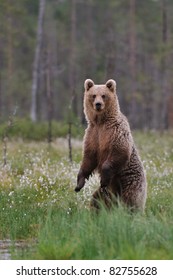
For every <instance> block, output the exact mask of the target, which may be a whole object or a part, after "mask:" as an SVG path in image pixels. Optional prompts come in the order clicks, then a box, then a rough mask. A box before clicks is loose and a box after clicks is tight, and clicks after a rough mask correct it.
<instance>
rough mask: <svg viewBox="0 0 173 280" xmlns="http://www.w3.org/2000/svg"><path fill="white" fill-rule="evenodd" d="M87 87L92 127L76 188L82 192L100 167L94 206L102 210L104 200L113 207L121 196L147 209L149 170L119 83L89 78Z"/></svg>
mask: <svg viewBox="0 0 173 280" xmlns="http://www.w3.org/2000/svg"><path fill="white" fill-rule="evenodd" d="M84 88H85V93H84V113H85V117H86V120H87V123H88V127H87V129H86V131H85V136H84V141H83V160H82V163H81V167H80V170H79V173H78V176H77V187H76V188H75V191H76V192H78V191H80V190H81V189H82V188H83V187H84V185H85V181H86V179H89V176H90V175H91V174H92V173H93V172H94V171H95V170H97V171H98V173H99V175H100V187H99V188H98V190H96V192H95V193H94V194H93V197H92V200H91V206H92V207H94V208H97V209H99V208H100V200H101V201H103V202H104V203H105V204H106V206H107V207H109V208H110V206H111V205H112V203H114V201H117V199H118V200H120V201H122V202H123V203H125V204H126V205H127V206H128V207H130V208H132V209H140V210H142V211H143V210H144V207H145V202H146V195H147V183H146V177H145V172H144V168H143V165H142V162H141V159H140V157H139V154H138V151H137V149H136V147H135V144H134V141H133V137H132V134H131V130H130V126H129V123H128V120H127V118H126V117H125V116H124V115H123V114H122V113H121V111H120V106H119V102H118V98H117V95H116V82H115V81H114V80H108V81H107V82H106V84H105V85H95V84H94V82H93V81H92V80H90V79H87V80H86V81H85V83H84Z"/></svg>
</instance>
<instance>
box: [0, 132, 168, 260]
mask: <svg viewBox="0 0 173 280" xmlns="http://www.w3.org/2000/svg"><path fill="white" fill-rule="evenodd" d="M134 137H135V140H136V141H135V142H136V144H137V146H138V148H139V150H140V154H141V158H142V160H143V162H144V166H145V169H146V172H147V181H148V199H147V205H146V211H145V213H144V214H141V213H137V214H131V213H129V212H128V210H127V209H125V208H123V207H122V206H121V205H120V206H119V207H118V208H115V209H113V210H112V211H111V212H107V211H106V210H105V209H102V211H101V213H100V215H95V214H93V213H91V212H90V211H89V206H88V205H89V201H90V197H91V195H92V193H93V191H94V190H95V189H96V187H97V186H98V178H97V176H93V177H92V178H91V179H90V181H89V182H87V185H86V187H85V188H84V189H83V190H82V191H81V192H80V193H79V194H76V193H74V187H75V184H76V175H77V172H78V169H79V165H80V160H81V141H77V140H73V158H74V162H73V163H72V164H70V163H69V161H68V149H67V140H66V139H57V140H56V141H54V143H53V144H52V146H51V147H48V144H47V143H46V142H33V141H29V142H27V141H22V140H19V141H11V142H9V143H8V155H7V165H6V166H5V167H4V166H3V159H0V165H1V168H0V239H1V240H3V239H4V240H5V239H11V240H12V241H13V242H15V241H20V240H22V241H26V243H27V244H31V247H30V248H26V250H24V251H22V252H21V251H16V250H14V247H12V248H11V252H12V257H13V258H18V259H173V222H172V216H173V203H172V201H173V140H172V139H173V134H172V132H169V133H163V134H159V133H156V132H148V133H142V132H136V133H135V134H134ZM0 149H1V150H2V149H3V148H2V145H1V146H0ZM32 244H33V246H32Z"/></svg>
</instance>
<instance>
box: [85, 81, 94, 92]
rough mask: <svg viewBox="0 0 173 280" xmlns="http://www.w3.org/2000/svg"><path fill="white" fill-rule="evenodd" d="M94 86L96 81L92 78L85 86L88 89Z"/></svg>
mask: <svg viewBox="0 0 173 280" xmlns="http://www.w3.org/2000/svg"><path fill="white" fill-rule="evenodd" d="M93 86H94V82H93V81H92V80H90V79H87V80H86V81H85V83H84V88H85V90H86V91H88V90H89V89H90V88H91V87H93Z"/></svg>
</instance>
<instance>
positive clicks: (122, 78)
mask: <svg viewBox="0 0 173 280" xmlns="http://www.w3.org/2000/svg"><path fill="white" fill-rule="evenodd" d="M41 8H42V21H41V20H40V18H41ZM172 12H173V1H172V0H145V1H143V0H109V1H106V0H88V1H85V0H47V1H46V0H40V1H39V0H38V1H37V0H22V1H12V0H0V65H1V67H0V119H1V120H6V119H7V118H8V116H9V115H10V114H13V112H14V111H15V110H16V107H17V111H16V115H17V116H18V117H20V118H21V117H30V118H33V114H32V113H33V111H34V110H35V117H34V119H33V120H38V121H42V120H49V121H50V120H51V119H54V120H58V121H61V120H63V121H66V122H69V121H73V119H75V120H76V119H79V120H80V121H81V122H83V119H84V118H83V108H82V98H83V82H84V80H85V79H86V78H91V79H93V80H94V81H95V82H96V83H105V82H106V80H107V79H109V78H113V79H115V80H116V82H117V92H118V96H119V100H120V104H121V109H122V111H123V112H124V113H125V114H126V115H127V116H128V118H129V119H130V123H131V125H132V127H134V128H140V129H144V128H149V129H167V128H172V127H173V79H172V76H173V63H172V61H173V17H172ZM39 31H40V32H39ZM33 83H35V84H33ZM33 85H34V87H33ZM33 88H35V93H33ZM34 94H35V96H34ZM33 96H34V97H33Z"/></svg>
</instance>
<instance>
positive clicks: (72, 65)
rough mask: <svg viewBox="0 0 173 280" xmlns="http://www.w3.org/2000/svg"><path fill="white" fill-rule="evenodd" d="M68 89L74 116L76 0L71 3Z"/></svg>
mask: <svg viewBox="0 0 173 280" xmlns="http://www.w3.org/2000/svg"><path fill="white" fill-rule="evenodd" d="M69 87H70V93H71V104H70V108H71V110H72V112H73V113H74V115H76V116H77V115H78V104H77V96H76V0H72V1H71V43H70V65H69Z"/></svg>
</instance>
